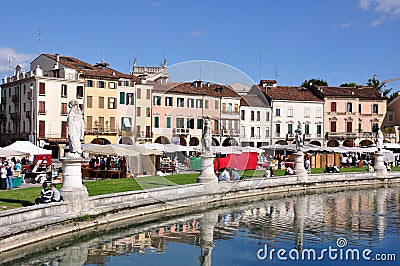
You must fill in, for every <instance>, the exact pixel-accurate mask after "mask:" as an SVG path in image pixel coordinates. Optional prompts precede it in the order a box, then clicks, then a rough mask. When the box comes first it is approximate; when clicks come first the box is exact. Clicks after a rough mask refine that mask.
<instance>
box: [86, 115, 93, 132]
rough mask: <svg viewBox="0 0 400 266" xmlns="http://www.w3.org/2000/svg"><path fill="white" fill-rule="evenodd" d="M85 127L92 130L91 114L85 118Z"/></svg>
mask: <svg viewBox="0 0 400 266" xmlns="http://www.w3.org/2000/svg"><path fill="white" fill-rule="evenodd" d="M86 128H88V129H89V130H92V128H93V117H92V116H88V117H87V118H86Z"/></svg>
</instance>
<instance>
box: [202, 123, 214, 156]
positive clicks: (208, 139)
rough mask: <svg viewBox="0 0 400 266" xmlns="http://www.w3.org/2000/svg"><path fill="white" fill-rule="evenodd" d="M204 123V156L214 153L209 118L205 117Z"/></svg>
mask: <svg viewBox="0 0 400 266" xmlns="http://www.w3.org/2000/svg"><path fill="white" fill-rule="evenodd" d="M203 121H204V131H203V137H202V139H201V144H202V149H201V151H202V153H203V154H209V153H212V150H211V145H212V136H211V128H210V118H209V117H208V116H205V117H204V118H203Z"/></svg>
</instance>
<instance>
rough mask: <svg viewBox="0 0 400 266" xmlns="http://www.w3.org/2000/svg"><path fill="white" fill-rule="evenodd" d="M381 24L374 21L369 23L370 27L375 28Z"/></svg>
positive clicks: (379, 21)
mask: <svg viewBox="0 0 400 266" xmlns="http://www.w3.org/2000/svg"><path fill="white" fill-rule="evenodd" d="M382 23H383V21H382V20H374V21H372V23H371V27H377V26H379V25H381V24H382Z"/></svg>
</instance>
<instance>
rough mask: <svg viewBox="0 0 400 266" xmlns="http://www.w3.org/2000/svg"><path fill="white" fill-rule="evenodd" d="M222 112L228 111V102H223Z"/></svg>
mask: <svg viewBox="0 0 400 266" xmlns="http://www.w3.org/2000/svg"><path fill="white" fill-rule="evenodd" d="M222 112H223V113H226V103H223V104H222Z"/></svg>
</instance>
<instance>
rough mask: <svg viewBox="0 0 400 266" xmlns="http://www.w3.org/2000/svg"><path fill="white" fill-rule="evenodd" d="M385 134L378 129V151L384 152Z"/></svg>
mask: <svg viewBox="0 0 400 266" xmlns="http://www.w3.org/2000/svg"><path fill="white" fill-rule="evenodd" d="M383 139H384V137H383V133H382V130H381V129H378V132H376V147H377V148H378V151H381V150H382V146H383Z"/></svg>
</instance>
